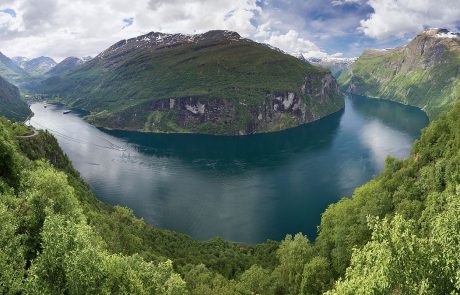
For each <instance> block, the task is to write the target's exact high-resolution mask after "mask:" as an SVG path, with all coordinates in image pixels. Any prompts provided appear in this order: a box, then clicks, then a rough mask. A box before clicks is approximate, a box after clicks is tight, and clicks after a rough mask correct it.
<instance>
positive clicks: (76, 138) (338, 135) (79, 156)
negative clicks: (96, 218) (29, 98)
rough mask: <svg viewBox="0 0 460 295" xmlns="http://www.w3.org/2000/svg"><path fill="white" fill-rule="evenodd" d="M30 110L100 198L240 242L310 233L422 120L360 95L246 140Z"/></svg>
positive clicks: (201, 234) (405, 149)
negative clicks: (338, 108)
mask: <svg viewBox="0 0 460 295" xmlns="http://www.w3.org/2000/svg"><path fill="white" fill-rule="evenodd" d="M32 110H33V111H34V113H35V117H34V118H33V119H32V124H33V125H35V126H36V127H40V128H48V129H50V131H51V132H53V133H54V134H55V135H56V137H57V138H58V140H59V143H60V144H61V146H62V148H63V149H64V151H65V152H66V153H67V154H68V155H69V157H70V158H71V159H72V161H73V162H74V165H75V167H76V168H77V169H78V170H79V171H80V172H81V174H82V176H83V177H84V178H85V179H86V180H87V181H88V182H89V184H90V185H91V187H92V188H93V190H94V191H95V193H96V195H97V196H98V198H100V199H101V200H103V201H105V202H108V203H111V204H122V205H126V206H129V207H131V208H133V209H134V211H135V212H136V214H137V215H138V216H140V217H143V218H144V219H145V220H146V221H148V222H150V223H152V224H153V225H156V226H160V227H164V228H168V229H172V230H177V231H180V232H184V233H187V234H190V235H192V236H193V237H195V238H198V239H207V238H211V237H214V236H222V237H224V238H226V239H229V240H233V241H242V242H260V241H263V240H265V239H267V238H271V239H281V238H283V237H284V236H285V234H287V233H296V232H299V231H302V232H304V233H306V234H308V235H309V236H310V237H311V238H314V236H315V232H316V226H317V225H318V223H319V220H320V214H321V213H322V212H323V211H324V209H325V208H326V207H327V205H328V204H330V203H332V202H335V201H337V200H338V199H339V198H340V197H342V196H348V195H351V193H352V191H353V189H354V188H355V187H356V186H358V185H360V184H362V183H363V182H365V181H367V180H368V179H370V178H371V177H372V176H373V175H376V174H377V173H378V171H379V170H380V169H381V168H382V167H383V162H384V160H385V157H386V156H387V155H388V154H391V155H393V156H395V157H399V158H401V157H405V156H407V155H408V154H409V151H410V146H411V142H412V141H413V140H414V139H415V138H416V137H417V136H418V135H419V132H420V129H421V128H423V127H424V126H425V125H426V124H427V119H426V116H425V115H424V114H423V113H422V112H421V111H420V110H417V109H415V108H410V107H406V106H401V105H398V104H394V103H390V102H386V101H377V100H369V99H366V98H362V97H353V98H348V99H347V100H346V108H345V111H342V112H339V113H337V114H334V115H332V116H329V117H327V118H324V119H322V120H320V121H318V122H315V123H313V124H309V125H306V126H302V127H299V128H295V129H291V130H287V131H285V132H278V133H272V134H261V135H255V136H248V137H213V136H202V135H157V134H144V133H138V132H123V131H102V130H98V129H97V128H94V127H93V126H91V125H88V124H86V123H85V122H84V121H83V120H82V119H81V118H80V117H79V116H78V115H77V114H68V115H63V114H62V107H60V106H51V107H48V108H47V109H44V108H43V107H42V106H41V105H40V104H34V105H33V106H32ZM394 114H397V115H394ZM120 148H123V151H122V150H120Z"/></svg>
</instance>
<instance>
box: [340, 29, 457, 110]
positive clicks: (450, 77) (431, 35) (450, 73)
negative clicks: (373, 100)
mask: <svg viewBox="0 0 460 295" xmlns="http://www.w3.org/2000/svg"><path fill="white" fill-rule="evenodd" d="M459 71H460V34H459V33H451V32H449V31H447V30H444V29H431V30H427V31H424V32H422V33H420V34H419V35H417V37H415V38H414V39H413V40H412V41H411V42H409V43H408V44H407V45H405V46H402V47H398V48H395V49H387V50H367V51H365V52H364V53H363V54H362V55H361V56H360V57H359V59H358V60H357V61H356V62H355V63H354V64H353V65H352V66H351V70H350V71H348V72H346V73H344V74H343V75H341V76H340V77H339V83H340V84H341V85H344V87H346V89H348V90H349V91H350V92H352V93H354V94H359V95H366V96H370V97H377V98H385V99H391V100H395V101H398V102H401V103H404V104H410V105H414V106H417V107H420V108H422V109H423V110H424V111H426V113H427V114H428V116H429V117H430V118H435V117H437V116H438V114H439V113H440V112H442V111H445V110H449V109H450V108H451V107H452V105H453V104H454V103H455V101H458V100H459V99H460V79H459Z"/></svg>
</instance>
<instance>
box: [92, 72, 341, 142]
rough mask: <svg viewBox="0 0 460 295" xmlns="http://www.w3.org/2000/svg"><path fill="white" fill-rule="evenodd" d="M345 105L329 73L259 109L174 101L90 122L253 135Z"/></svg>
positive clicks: (310, 77) (307, 80)
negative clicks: (243, 113) (242, 113)
mask: <svg viewBox="0 0 460 295" xmlns="http://www.w3.org/2000/svg"><path fill="white" fill-rule="evenodd" d="M343 107H344V100H343V96H342V94H341V92H340V89H339V86H338V84H337V82H336V80H335V79H334V77H333V76H332V75H331V74H329V73H326V74H315V75H307V76H305V79H304V83H303V84H302V85H301V86H300V87H299V89H298V91H297V92H289V91H287V92H279V93H270V94H267V95H266V97H265V101H264V102H263V103H262V104H260V105H258V106H247V105H245V104H244V103H234V102H231V101H228V100H225V99H219V98H215V99H207V98H200V97H182V98H169V99H162V100H156V101H152V102H149V103H146V104H142V105H138V106H135V107H132V108H129V109H126V110H124V111H122V112H119V113H115V114H111V115H104V114H102V115H99V116H95V117H92V118H90V121H91V122H92V123H94V124H95V125H97V126H101V127H108V128H114V129H125V130H143V131H151V132H179V133H211V134H220V135H248V134H254V133H262V132H271V131H280V130H283V129H287V128H291V127H296V126H299V125H301V124H305V123H309V122H313V121H316V120H318V119H320V118H322V117H324V116H326V115H329V114H332V113H334V112H336V111H338V110H340V109H342V108H343ZM241 108H245V109H248V110H249V116H250V119H249V120H248V121H247V123H246V124H244V125H239V124H237V122H238V121H239V120H240V118H239V116H238V110H239V109H241ZM233 126H239V128H236V129H235V128H233Z"/></svg>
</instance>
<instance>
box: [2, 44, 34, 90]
mask: <svg viewBox="0 0 460 295" xmlns="http://www.w3.org/2000/svg"><path fill="white" fill-rule="evenodd" d="M29 76H30V75H29V73H27V72H26V71H25V70H24V69H23V68H21V67H20V66H18V65H17V64H16V63H15V62H14V61H13V60H11V59H10V58H8V57H7V56H5V55H4V54H3V53H1V52H0V77H3V78H4V79H6V80H7V81H9V82H11V83H14V84H16V85H17V84H20V83H21V82H22V81H24V80H26V79H28V78H29Z"/></svg>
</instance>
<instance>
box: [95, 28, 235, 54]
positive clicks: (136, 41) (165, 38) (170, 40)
mask: <svg viewBox="0 0 460 295" xmlns="http://www.w3.org/2000/svg"><path fill="white" fill-rule="evenodd" d="M240 39H241V36H240V34H238V33H237V32H233V31H226V30H213V31H208V32H206V33H202V34H193V35H190V34H180V33H178V34H169V33H161V32H150V33H147V34H145V35H141V36H138V37H134V38H130V39H125V40H121V41H118V42H117V43H115V44H114V45H112V46H111V47H109V48H108V49H107V50H105V51H104V52H102V53H101V54H99V55H98V56H97V57H98V58H102V59H104V58H106V57H108V56H110V55H111V54H114V53H121V52H126V51H132V50H137V49H160V48H171V47H176V46H180V45H186V44H193V43H198V42H206V41H207V42H219V41H236V40H240Z"/></svg>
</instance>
